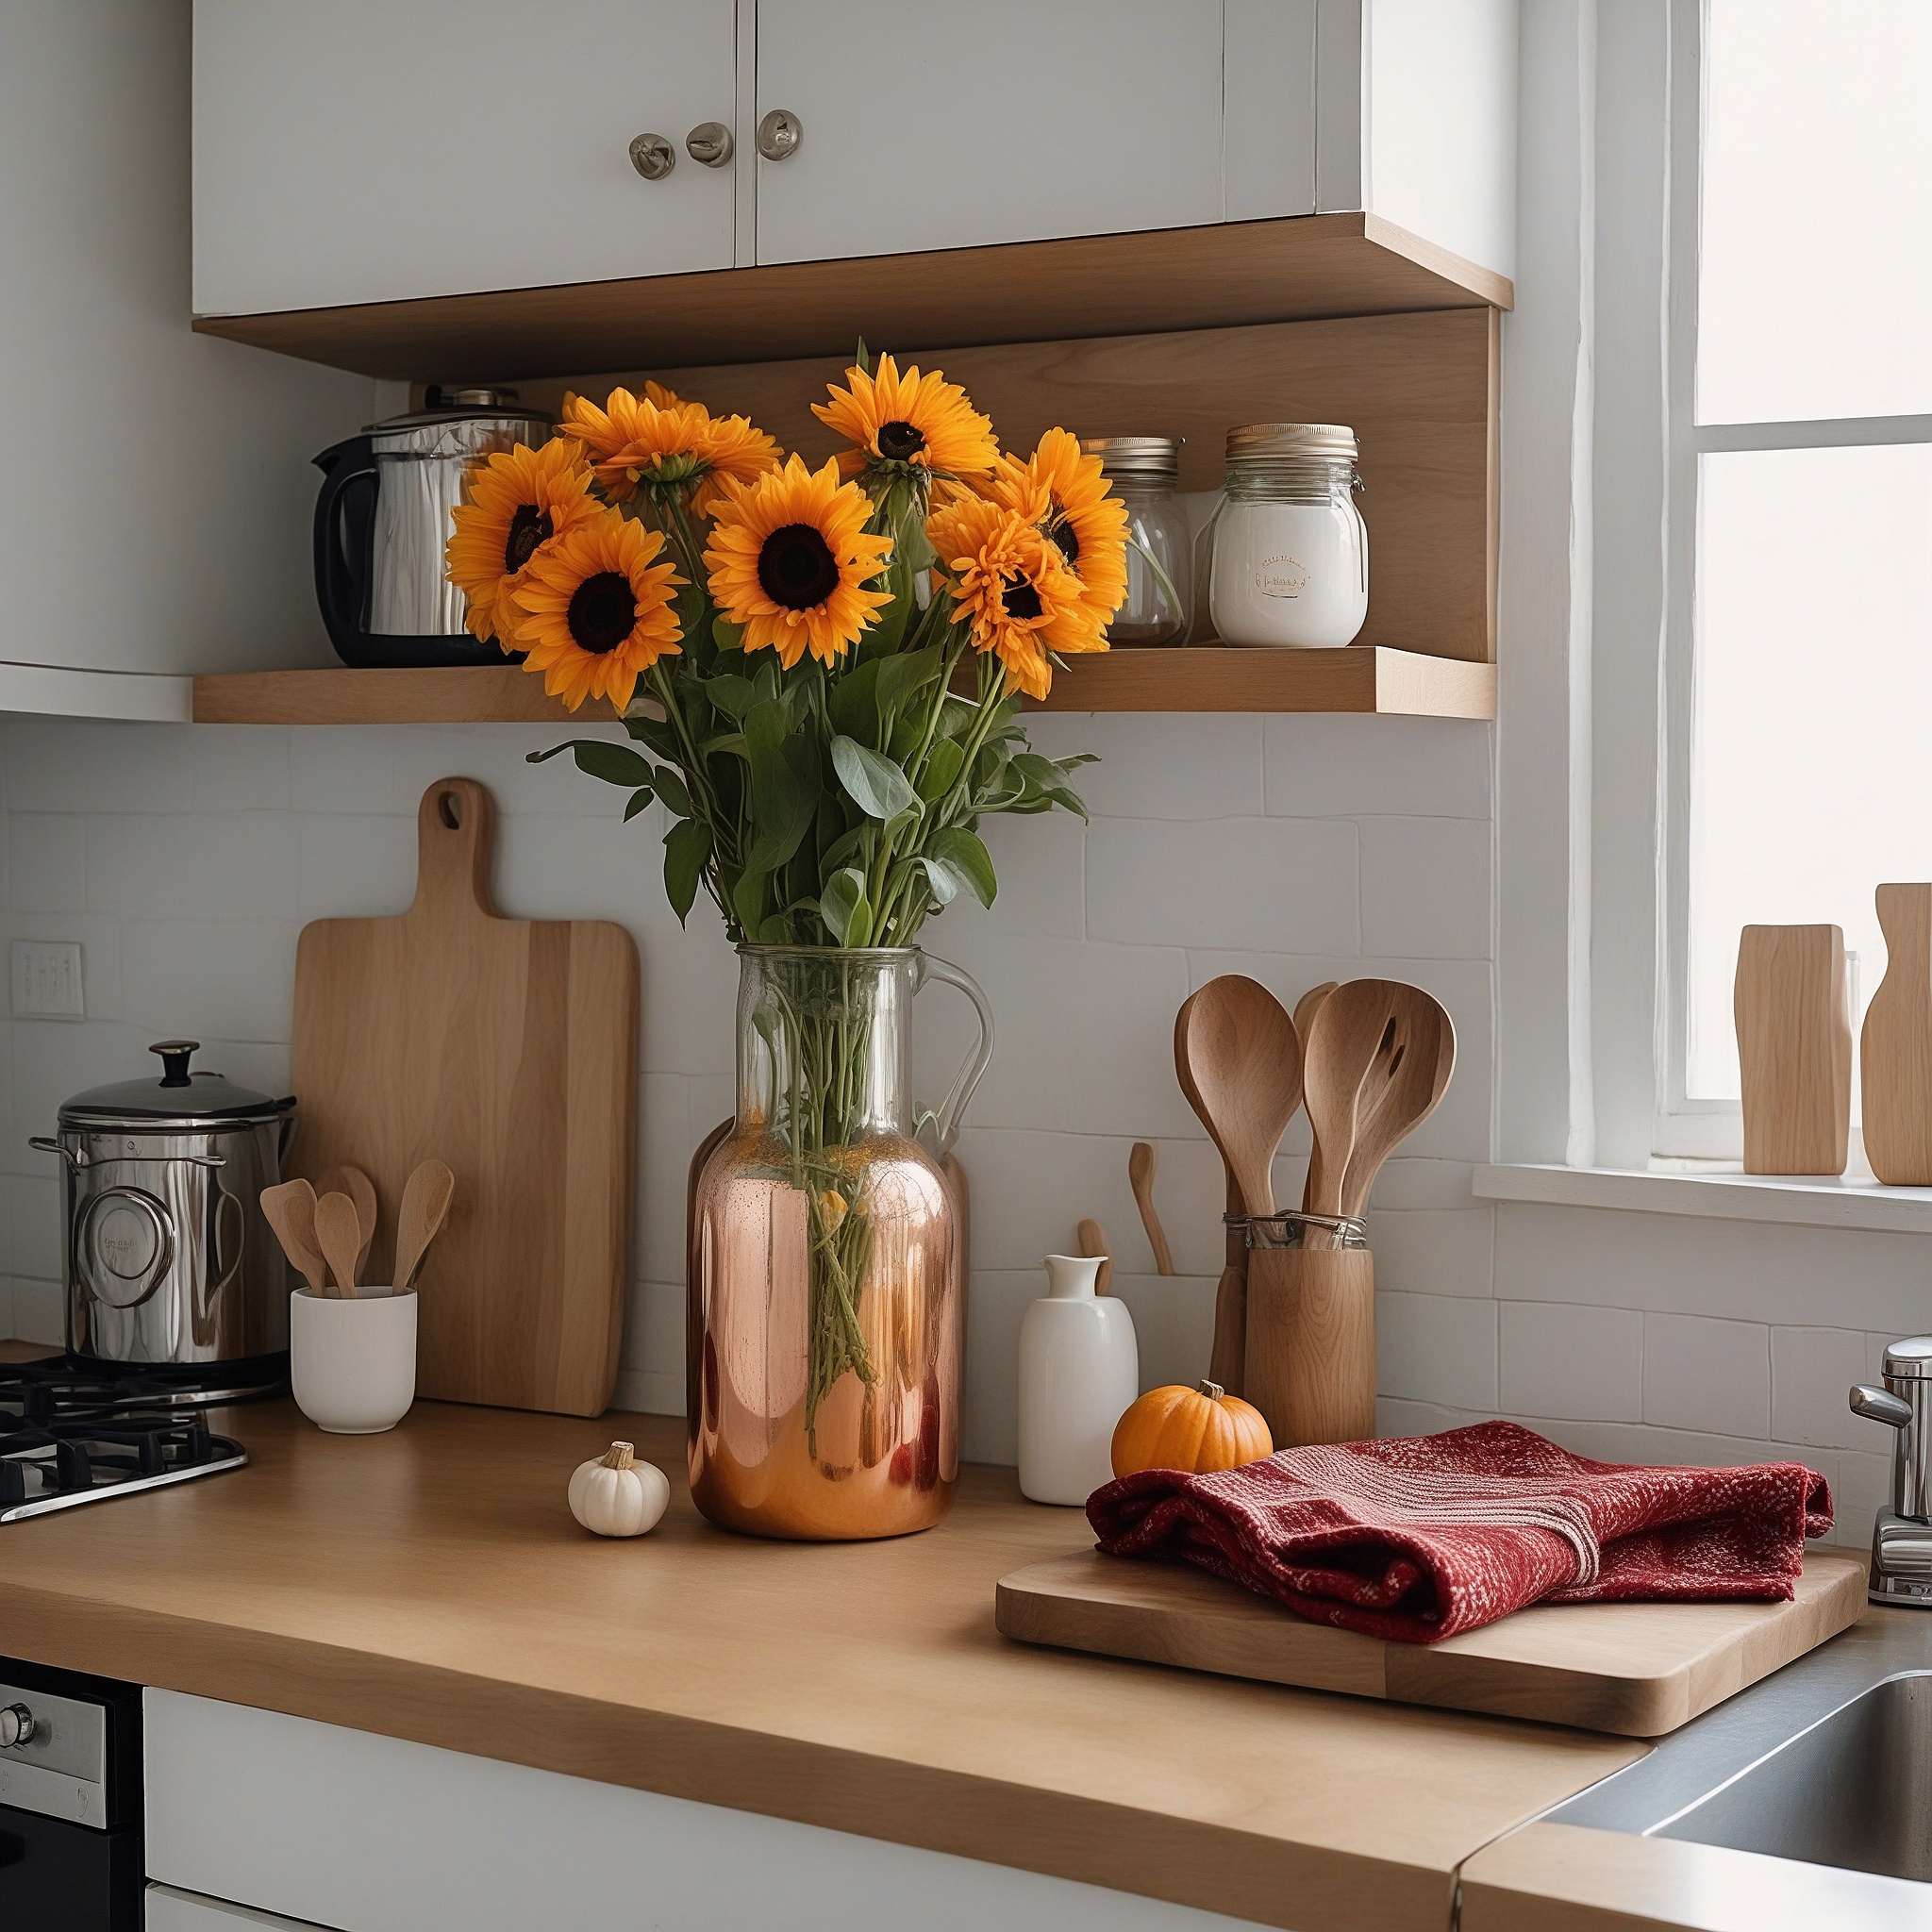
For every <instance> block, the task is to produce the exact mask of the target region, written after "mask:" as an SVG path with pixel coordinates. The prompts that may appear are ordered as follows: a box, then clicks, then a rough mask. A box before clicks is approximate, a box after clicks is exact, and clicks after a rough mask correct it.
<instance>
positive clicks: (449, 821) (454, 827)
mask: <svg viewBox="0 0 1932 1932" xmlns="http://www.w3.org/2000/svg"><path fill="white" fill-rule="evenodd" d="M436 815H437V817H439V818H440V819H441V821H442V822H443V824H446V825H447V826H448V827H449V828H450V830H451V831H452V832H460V831H461V830H462V829H463V799H462V794H461V793H460V792H458V791H445V792H443V793H442V794H441V796H440V797H439V798H438V799H437V801H436Z"/></svg>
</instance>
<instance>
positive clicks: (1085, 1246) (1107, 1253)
mask: <svg viewBox="0 0 1932 1932" xmlns="http://www.w3.org/2000/svg"><path fill="white" fill-rule="evenodd" d="M1074 1232H1075V1233H1076V1234H1077V1235H1078V1236H1079V1239H1080V1252H1081V1253H1082V1254H1083V1255H1085V1256H1087V1257H1090V1258H1091V1257H1098V1258H1099V1261H1100V1268H1099V1271H1098V1273H1096V1274H1095V1275H1094V1277H1093V1292H1094V1293H1095V1294H1106V1293H1107V1292H1108V1286H1109V1284H1110V1283H1111V1282H1112V1280H1113V1250H1112V1249H1111V1248H1109V1247H1108V1244H1107V1230H1106V1228H1104V1227H1102V1226H1101V1224H1099V1222H1097V1221H1083V1222H1082V1223H1081V1224H1080V1225H1079V1226H1078V1228H1076V1229H1075V1230H1074Z"/></svg>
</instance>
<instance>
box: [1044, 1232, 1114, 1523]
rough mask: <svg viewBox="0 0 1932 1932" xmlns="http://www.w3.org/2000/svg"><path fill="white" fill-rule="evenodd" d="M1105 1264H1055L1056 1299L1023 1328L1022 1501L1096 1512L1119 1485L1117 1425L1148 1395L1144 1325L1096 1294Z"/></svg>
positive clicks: (1049, 1285) (1059, 1259)
mask: <svg viewBox="0 0 1932 1932" xmlns="http://www.w3.org/2000/svg"><path fill="white" fill-rule="evenodd" d="M1099 1274H1100V1262H1099V1260H1098V1258H1097V1257H1088V1256H1085V1255H1049V1256H1048V1257H1046V1297H1045V1299H1044V1300H1043V1301H1037V1302H1035V1303H1034V1304H1033V1306H1032V1307H1030V1308H1028V1309H1027V1310H1026V1312H1025V1314H1024V1316H1023V1317H1022V1318H1021V1322H1020V1492H1021V1494H1022V1495H1024V1496H1029V1497H1031V1498H1032V1500H1033V1501H1034V1502H1036V1503H1074V1504H1079V1503H1084V1502H1086V1500H1087V1498H1088V1497H1089V1496H1090V1495H1091V1494H1092V1493H1093V1491H1095V1490H1097V1489H1099V1488H1100V1486H1101V1485H1102V1484H1103V1483H1110V1482H1111V1481H1112V1480H1113V1458H1112V1454H1111V1451H1112V1447H1113V1425H1114V1424H1116V1423H1117V1422H1119V1421H1120V1419H1121V1413H1122V1411H1123V1410H1124V1409H1125V1408H1126V1407H1127V1405H1128V1404H1129V1403H1131V1402H1132V1401H1133V1400H1134V1398H1135V1397H1136V1396H1137V1395H1139V1394H1140V1392H1141V1351H1140V1348H1139V1347H1138V1345H1137V1344H1136V1342H1135V1341H1134V1318H1133V1316H1132V1315H1130V1314H1129V1313H1128V1312H1127V1310H1126V1307H1125V1306H1124V1304H1123V1303H1121V1302H1117V1301H1115V1300H1114V1298H1113V1297H1112V1296H1111V1295H1097V1294H1095V1293H1094V1283H1095V1281H1096V1279H1097V1278H1098V1276H1099Z"/></svg>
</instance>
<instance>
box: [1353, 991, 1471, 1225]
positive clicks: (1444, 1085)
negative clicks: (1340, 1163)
mask: <svg viewBox="0 0 1932 1932" xmlns="http://www.w3.org/2000/svg"><path fill="white" fill-rule="evenodd" d="M1396 991H1397V992H1398V993H1400V994H1401V995H1402V997H1401V998H1400V999H1399V1000H1398V1001H1397V1002H1396V1003H1395V1005H1396V1011H1395V1014H1394V1017H1393V1018H1392V1019H1391V1022H1390V1027H1389V1031H1388V1034H1387V1035H1386V1036H1385V1037H1387V1038H1389V1039H1390V1041H1391V1044H1390V1047H1389V1051H1388V1053H1387V1054H1386V1056H1385V1055H1382V1054H1377V1056H1376V1058H1375V1059H1374V1062H1372V1064H1371V1065H1370V1068H1369V1072H1368V1076H1367V1077H1366V1078H1365V1079H1364V1080H1363V1082H1362V1085H1361V1091H1360V1092H1359V1093H1358V1094H1357V1097H1356V1124H1355V1145H1354V1146H1353V1147H1352V1148H1351V1149H1350V1150H1349V1156H1348V1169H1347V1172H1346V1173H1345V1174H1343V1176H1342V1181H1341V1211H1342V1213H1344V1214H1353V1215H1359V1214H1360V1213H1361V1212H1362V1211H1363V1209H1364V1208H1367V1207H1368V1205H1369V1190H1370V1188H1372V1187H1373V1186H1374V1181H1375V1175H1376V1174H1378V1173H1379V1172H1380V1170H1381V1166H1382V1163H1383V1162H1384V1161H1385V1160H1387V1159H1388V1158H1389V1156H1390V1155H1391V1153H1392V1152H1393V1151H1394V1150H1395V1148H1396V1147H1397V1146H1398V1145H1399V1144H1400V1143H1401V1142H1402V1141H1406V1140H1407V1138H1408V1137H1409V1135H1411V1134H1412V1133H1414V1132H1415V1130H1416V1129H1417V1128H1418V1127H1419V1126H1421V1125H1422V1124H1423V1123H1424V1121H1425V1120H1427V1119H1428V1117H1429V1116H1430V1115H1431V1114H1432V1113H1434V1112H1435V1110H1436V1108H1437V1106H1438V1104H1439V1103H1440V1102H1441V1098H1442V1095H1443V1093H1444V1092H1445V1091H1447V1089H1448V1086H1449V1075H1450V1073H1451V1072H1452V1071H1453V1070H1454V1068H1455V1065H1456V1025H1455V1023H1454V1022H1453V1021H1452V1020H1451V1019H1450V1017H1449V1015H1448V1014H1447V1013H1445V1012H1444V1011H1443V1010H1442V1008H1441V1004H1440V1003H1439V1002H1438V1001H1436V1000H1435V999H1432V998H1431V997H1430V996H1429V994H1427V993H1425V992H1424V991H1423V990H1422V989H1421V988H1420V987H1415V986H1402V987H1397V988H1396Z"/></svg>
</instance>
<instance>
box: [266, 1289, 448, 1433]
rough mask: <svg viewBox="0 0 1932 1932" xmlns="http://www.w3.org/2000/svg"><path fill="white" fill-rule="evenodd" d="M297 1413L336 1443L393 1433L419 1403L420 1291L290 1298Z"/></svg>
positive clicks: (305, 1294) (303, 1293) (291, 1369)
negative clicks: (347, 1438) (340, 1439)
mask: <svg viewBox="0 0 1932 1932" xmlns="http://www.w3.org/2000/svg"><path fill="white" fill-rule="evenodd" d="M289 1379H290V1381H291V1384H292V1385H293V1387H294V1392H295V1406H296V1407H298V1408H299V1409H300V1410H301V1411H302V1413H303V1414H304V1415H306V1416H307V1417H308V1420H309V1421H310V1422H312V1423H313V1424H315V1426H316V1427H317V1428H319V1429H326V1430H327V1431H328V1433H329V1434H330V1435H332V1436H375V1435H379V1434H380V1433H381V1432H382V1431H383V1430H384V1429H392V1428H394V1427H395V1425H396V1424H398V1423H399V1422H401V1421H402V1419H403V1418H404V1417H405V1416H406V1415H408V1412H409V1405H410V1404H411V1403H412V1402H414V1401H415V1399H416V1291H415V1290H414V1289H406V1290H404V1291H401V1292H400V1293H392V1292H390V1291H384V1292H382V1293H380V1294H358V1295H354V1296H344V1297H341V1299H337V1298H335V1297H332V1296H326V1295H319V1294H316V1293H314V1292H312V1291H310V1290H308V1289H306V1288H298V1289H297V1290H296V1291H295V1292H294V1293H293V1294H292V1295H291V1296H290V1297H289Z"/></svg>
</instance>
